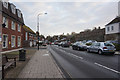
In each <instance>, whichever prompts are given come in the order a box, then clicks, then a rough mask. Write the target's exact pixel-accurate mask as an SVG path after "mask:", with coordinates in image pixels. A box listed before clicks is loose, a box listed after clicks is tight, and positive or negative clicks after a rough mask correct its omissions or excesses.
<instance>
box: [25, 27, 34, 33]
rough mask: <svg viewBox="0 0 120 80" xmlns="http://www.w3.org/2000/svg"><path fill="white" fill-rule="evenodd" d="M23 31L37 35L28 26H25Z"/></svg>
mask: <svg viewBox="0 0 120 80" xmlns="http://www.w3.org/2000/svg"><path fill="white" fill-rule="evenodd" d="M23 29H24V30H25V31H27V32H30V33H33V34H35V32H34V31H33V30H32V29H30V28H29V27H28V26H25V25H24V26H23Z"/></svg>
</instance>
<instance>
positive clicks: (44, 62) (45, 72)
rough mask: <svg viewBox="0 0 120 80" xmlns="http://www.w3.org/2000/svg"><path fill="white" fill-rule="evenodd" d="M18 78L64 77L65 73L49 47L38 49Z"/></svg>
mask: <svg viewBox="0 0 120 80" xmlns="http://www.w3.org/2000/svg"><path fill="white" fill-rule="evenodd" d="M18 78H63V73H62V72H61V71H60V69H59V67H58V66H57V64H56V63H55V61H54V59H53V58H52V56H51V54H50V52H49V51H48V50H47V49H40V50H39V51H37V52H36V53H35V54H34V56H33V57H32V58H31V60H30V61H29V62H28V64H27V65H26V66H25V68H24V69H23V70H22V71H21V73H20V74H19V76H18Z"/></svg>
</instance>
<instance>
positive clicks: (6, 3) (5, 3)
mask: <svg viewBox="0 0 120 80" xmlns="http://www.w3.org/2000/svg"><path fill="white" fill-rule="evenodd" d="M3 6H4V7H5V8H6V9H8V2H7V1H5V2H3Z"/></svg>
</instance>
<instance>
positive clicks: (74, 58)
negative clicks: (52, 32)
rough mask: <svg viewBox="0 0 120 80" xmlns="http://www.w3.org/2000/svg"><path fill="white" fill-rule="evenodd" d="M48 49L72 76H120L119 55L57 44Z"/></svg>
mask: <svg viewBox="0 0 120 80" xmlns="http://www.w3.org/2000/svg"><path fill="white" fill-rule="evenodd" d="M48 49H49V50H50V52H51V53H52V55H53V56H54V57H55V59H56V61H57V62H58V64H60V66H61V67H62V68H63V69H64V70H65V71H66V72H67V73H68V74H69V76H70V77H71V78H119V74H120V71H119V68H118V57H119V55H99V54H97V53H87V52H86V51H77V50H72V48H63V47H59V46H57V45H51V46H48Z"/></svg>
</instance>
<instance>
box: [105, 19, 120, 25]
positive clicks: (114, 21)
mask: <svg viewBox="0 0 120 80" xmlns="http://www.w3.org/2000/svg"><path fill="white" fill-rule="evenodd" d="M118 22H120V17H116V18H115V19H113V20H112V21H111V22H110V23H108V24H107V25H110V24H114V23H118ZM107 25H106V26H107Z"/></svg>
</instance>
